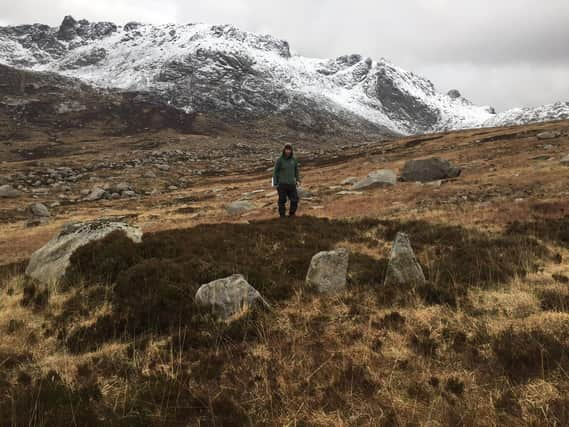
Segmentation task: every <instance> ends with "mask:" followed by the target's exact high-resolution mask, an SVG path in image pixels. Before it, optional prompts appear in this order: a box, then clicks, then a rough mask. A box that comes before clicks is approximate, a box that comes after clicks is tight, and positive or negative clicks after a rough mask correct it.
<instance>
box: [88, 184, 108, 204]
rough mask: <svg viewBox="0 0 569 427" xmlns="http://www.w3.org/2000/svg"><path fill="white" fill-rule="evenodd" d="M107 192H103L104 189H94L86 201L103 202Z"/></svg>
mask: <svg viewBox="0 0 569 427" xmlns="http://www.w3.org/2000/svg"><path fill="white" fill-rule="evenodd" d="M106 193H107V192H106V191H105V190H103V189H102V188H98V187H96V188H93V189H92V190H91V192H90V193H89V194H88V195H87V196H86V197H85V199H84V200H85V201H87V202H95V201H97V200H101V199H102V198H103V197H105V194H106Z"/></svg>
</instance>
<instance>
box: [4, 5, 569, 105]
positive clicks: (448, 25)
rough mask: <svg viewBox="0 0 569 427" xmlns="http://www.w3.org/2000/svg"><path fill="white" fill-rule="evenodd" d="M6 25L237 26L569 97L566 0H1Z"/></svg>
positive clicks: (481, 86) (439, 75)
mask: <svg viewBox="0 0 569 427" xmlns="http://www.w3.org/2000/svg"><path fill="white" fill-rule="evenodd" d="M8 1H9V7H2V10H3V16H2V17H1V18H0V19H2V20H4V21H5V22H7V23H10V24H17V23H30V22H43V23H48V24H50V25H57V24H59V22H61V19H62V18H63V16H64V15H66V14H73V15H74V16H75V17H76V18H86V19H89V20H111V21H115V22H117V23H124V22H127V21H130V20H139V21H146V22H154V23H165V22H173V21H175V22H178V23H188V22H208V23H212V24H213V23H215V24H217V23H230V24H234V25H236V26H238V27H241V28H243V29H246V30H249V31H255V32H262V33H270V34H273V35H275V36H277V37H280V38H283V39H286V40H288V41H289V42H290V43H291V47H292V49H293V51H296V52H298V53H299V54H303V55H307V56H314V57H321V58H323V57H335V56H339V55H342V54H346V53H361V54H363V55H366V56H370V57H372V58H375V59H379V58H381V57H385V58H387V59H389V60H391V61H392V62H394V63H395V64H397V65H400V66H402V67H403V68H406V69H409V70H412V71H415V72H417V73H419V74H422V75H424V76H425V77H427V78H429V79H431V80H432V81H433V82H435V83H436V84H437V86H438V87H439V88H440V89H441V90H447V89H450V88H453V87H456V88H458V89H459V90H461V91H462V92H463V93H464V94H465V95H467V96H469V97H470V98H471V99H473V101H475V102H476V103H480V104H490V105H494V106H495V107H497V108H498V109H505V108H510V107H515V106H529V105H536V104H542V103H550V102H555V101H558V100H569V83H568V82H569V49H567V47H566V41H567V40H569V2H568V1H567V0H547V1H538V0H500V1H496V0H477V1H470V0H401V1H398V2H394V1H387V0H350V1H346V0H314V1H310V2H307V1H305V0H288V1H283V0H275V1H267V0H215V1H208V2H201V1H194V2H188V1H187V0H163V1H161V2H155V1H151V0H126V1H120V2H118V1H110V0H98V1H84V2H79V1H76V0H75V1H74V0H52V1H50V2H49V3H47V2H43V1H42V2H40V1H39V0H38V1H33V0H20V1H18V2H12V1H11V0H0V4H1V3H6V4H8Z"/></svg>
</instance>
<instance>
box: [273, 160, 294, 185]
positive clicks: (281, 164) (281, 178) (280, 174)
mask: <svg viewBox="0 0 569 427" xmlns="http://www.w3.org/2000/svg"><path fill="white" fill-rule="evenodd" d="M299 181H300V174H299V168H298V161H297V160H296V158H295V157H294V156H292V155H291V156H290V157H288V158H287V157H285V155H284V154H283V155H282V156H281V157H279V158H278V160H277V162H276V164H275V171H274V172H273V183H274V184H275V185H279V184H290V185H296V184H297V183H298V182H299Z"/></svg>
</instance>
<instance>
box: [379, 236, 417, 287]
mask: <svg viewBox="0 0 569 427" xmlns="http://www.w3.org/2000/svg"><path fill="white" fill-rule="evenodd" d="M425 282H426V281H425V275H424V273H423V269H422V268H421V265H420V264H419V261H417V258H416V257H415V253H414V252H413V248H412V247H411V242H410V241H409V236H408V235H407V234H405V233H397V236H396V237H395V241H394V242H393V247H392V249H391V257H390V258H389V265H388V267H387V273H386V275H385V281H384V286H385V287H395V288H398V289H399V288H401V289H413V288H416V287H418V286H422V285H424V284H425Z"/></svg>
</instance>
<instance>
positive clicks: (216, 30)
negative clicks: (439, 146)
mask: <svg viewBox="0 0 569 427" xmlns="http://www.w3.org/2000/svg"><path fill="white" fill-rule="evenodd" d="M0 64H4V65H7V66H10V67H14V68H18V69H25V70H32V71H39V72H51V73H57V74H60V75H63V76H66V77H71V78H76V79H79V80H80V81H82V82H84V83H87V84H89V85H92V86H94V87H96V88H105V89H119V90H120V91H127V92H140V93H145V94H147V95H148V96H150V97H151V98H152V99H153V100H156V101H157V102H160V103H163V104H165V105H169V106H172V107H175V108H176V109H178V110H179V111H181V112H183V113H186V114H193V113H214V114H216V115H219V117H221V118H223V120H226V121H227V122H234V123H243V122H247V121H248V120H259V119H265V118H267V117H269V118H271V117H278V118H280V119H282V120H283V121H284V122H285V123H286V125H287V126H288V127H290V128H293V129H296V130H300V131H308V132H315V133H324V134H326V133H332V132H341V131H346V132H351V131H357V132H369V133H380V134H384V135H386V136H391V135H394V134H407V135H408V134H418V133H429V132H437V131H445V130H452V129H463V128H475V127H495V126H503V125H513V124H526V123H530V122H540V121H548V120H557V119H566V118H569V103H567V102H565V103H563V102H560V103H557V104H553V105H547V106H541V107H537V108H527V109H515V110H510V111H506V112H503V113H499V114H496V112H495V111H494V109H493V108H492V107H484V106H476V105H474V104H472V103H471V102H470V101H469V100H468V99H466V98H464V97H463V96H461V94H460V92H459V91H457V90H452V91H450V92H449V93H448V94H442V93H440V92H438V91H437V90H436V88H435V86H434V85H433V83H432V82H430V81H429V80H427V79H425V78H423V77H421V76H418V75H416V74H414V73H411V72H408V71H405V70H403V69H401V68H399V67H397V66H395V65H394V64H391V63H390V62H388V61H387V60H385V59H381V60H379V61H375V60H373V59H371V58H368V57H364V56H361V55H345V56H341V57H339V58H335V59H330V60H326V59H314V58H305V57H302V56H298V55H294V54H293V53H291V49H290V46H289V44H288V43H287V42H286V41H283V40H279V39H277V38H274V37H272V36H269V35H259V34H254V33H249V32H245V31H241V30H239V29H238V28H236V27H234V26H230V25H221V26H220V25H214V26H211V25H206V24H188V25H174V24H168V25H147V24H140V23H135V22H130V23H127V24H126V25H124V26H119V25H116V24H113V23H109V22H98V23H90V22H88V21H86V20H79V21H76V20H75V19H74V18H72V17H70V16H67V17H65V19H64V20H63V22H62V24H61V25H60V26H59V27H49V26H46V25H41V24H34V25H23V26H15V27H2V28H0Z"/></svg>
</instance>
